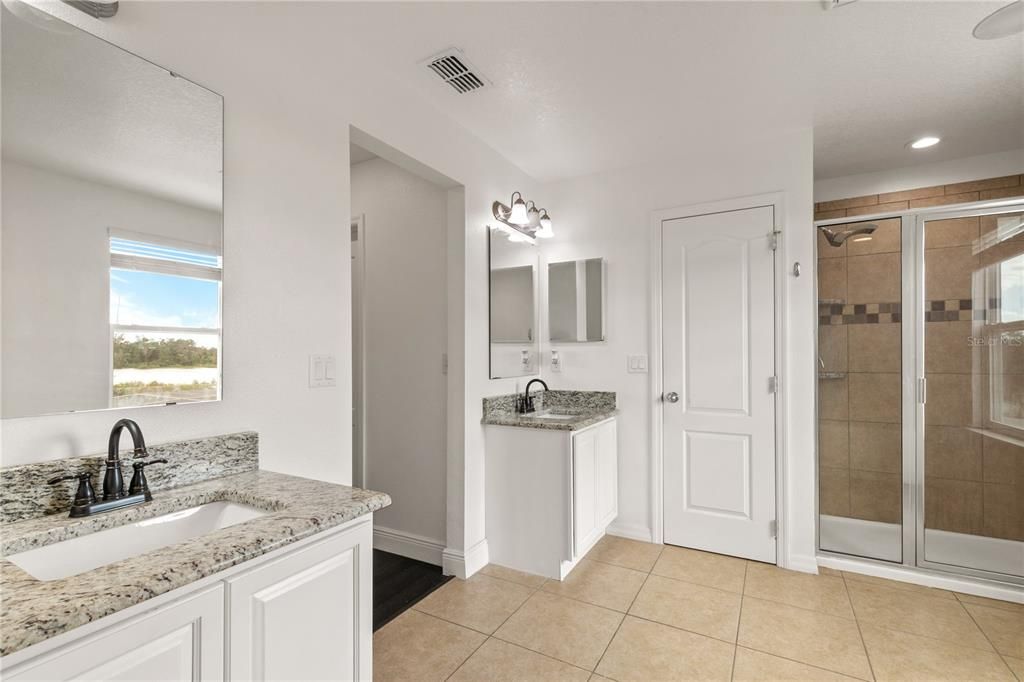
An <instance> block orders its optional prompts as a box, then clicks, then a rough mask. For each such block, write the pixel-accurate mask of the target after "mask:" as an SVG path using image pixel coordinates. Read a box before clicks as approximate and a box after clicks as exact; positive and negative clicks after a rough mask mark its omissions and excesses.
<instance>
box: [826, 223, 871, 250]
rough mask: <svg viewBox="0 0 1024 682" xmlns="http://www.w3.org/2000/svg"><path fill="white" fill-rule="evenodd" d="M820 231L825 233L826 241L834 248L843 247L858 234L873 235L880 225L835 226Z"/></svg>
mask: <svg viewBox="0 0 1024 682" xmlns="http://www.w3.org/2000/svg"><path fill="white" fill-rule="evenodd" d="M818 229H819V230H821V231H822V232H824V233H825V239H827V240H828V243H829V244H831V245H832V246H842V245H843V244H844V243H845V242H846V240H847V239H849V238H850V237H853V236H855V235H858V234H871V233H872V232H874V231H875V230H877V229H878V225H875V224H874V223H868V224H866V225H857V226H855V227H850V226H847V225H835V226H834V227H819V228H818Z"/></svg>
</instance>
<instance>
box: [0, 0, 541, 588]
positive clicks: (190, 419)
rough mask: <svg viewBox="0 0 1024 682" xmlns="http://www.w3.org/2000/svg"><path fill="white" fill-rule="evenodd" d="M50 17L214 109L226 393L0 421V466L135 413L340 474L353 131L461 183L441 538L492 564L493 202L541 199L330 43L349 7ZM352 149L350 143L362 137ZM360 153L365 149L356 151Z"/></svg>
mask: <svg viewBox="0 0 1024 682" xmlns="http://www.w3.org/2000/svg"><path fill="white" fill-rule="evenodd" d="M48 11H51V12H52V13H54V14H57V15H59V16H61V17H63V18H65V19H66V20H68V21H70V22H72V23H74V24H77V25H80V26H83V27H86V28H87V29H88V30H89V31H91V32H93V33H95V34H96V35H98V36H100V37H102V38H104V39H106V40H109V41H111V42H113V43H114V44H116V45H119V46H121V47H123V48H125V49H128V50H130V51H132V52H135V53H136V54H139V55H141V56H143V57H145V58H147V59H150V60H152V61H154V62H156V63H158V64H160V65H161V66H164V67H166V68H168V69H171V70H173V71H175V72H177V73H180V74H182V75H183V76H185V77H187V78H190V79H192V80H195V81H197V82H199V83H200V84H202V85H204V86H206V87H208V88H211V89H212V90H214V91H216V92H219V93H220V94H222V95H223V96H224V98H225V105H224V111H225V145H224V146H225V166H224V167H225V175H224V177H225V192H224V240H225V256H224V258H225V261H224V263H225V264H224V292H225V293H224V400H223V401H222V402H220V403H212V404H200V405H179V406H175V407H172V408H167V407H162V408H141V409H137V410H132V411H123V410H119V411H114V412H100V413H90V414H76V415H65V416H60V417H46V418H38V419H18V420H7V421H4V422H3V423H2V424H0V429H2V435H0V444H2V460H3V463H4V464H8V463H14V462H16V461H21V462H24V461H31V460H46V459H56V458H60V457H65V456H69V455H72V454H84V453H92V452H97V451H100V450H102V449H103V447H104V444H105V442H106V437H107V433H108V432H109V429H110V425H111V424H112V423H113V422H114V420H115V419H117V418H119V417H123V416H126V415H131V416H132V417H133V418H135V419H137V420H139V422H140V424H141V425H142V426H143V428H144V429H145V431H146V436H147V438H148V439H149V440H151V441H152V442H154V443H158V442H164V441H170V440H177V439H179V438H188V437H195V436H204V435H213V434H218V433H225V432H230V431H236V430H240V429H254V430H256V431H259V433H260V436H261V442H260V448H261V452H260V458H261V466H263V467H264V468H267V469H271V470H276V471H283V472H286V473H292V474H297V475H303V476H309V477H313V478H319V479H323V480H329V481H338V482H348V481H350V480H351V471H352V463H351V439H352V435H351V419H350V414H351V407H352V403H351V376H350V375H349V373H348V372H347V371H345V369H344V368H345V367H346V365H347V363H346V362H345V361H344V360H345V359H347V358H349V357H350V356H351V350H352V349H351V314H350V313H351V290H350V287H351V271H350V268H351V265H350V262H349V258H350V244H349V219H350V217H351V211H350V202H349V161H348V144H349V126H350V125H353V126H355V127H357V128H359V129H360V130H362V131H365V132H366V133H368V134H370V135H372V136H374V137H375V138H377V139H379V140H383V141H384V142H386V143H388V144H389V145H391V146H393V147H394V148H396V149H400V150H402V151H403V152H405V153H406V154H408V155H409V156H410V157H412V158H415V159H417V160H418V161H420V162H422V163H423V164H426V165H428V166H430V167H432V168H434V169H436V170H437V171H439V172H441V173H443V174H444V175H446V176H448V177H450V178H452V179H454V180H455V181H457V182H458V183H460V184H462V185H463V186H464V190H463V192H461V193H460V192H454V193H451V195H450V197H449V215H454V214H456V213H458V214H462V213H463V212H464V215H465V220H464V222H461V224H458V225H452V224H449V235H450V236H451V237H452V238H451V239H450V240H449V242H448V267H449V273H452V275H451V276H450V277H449V278H448V297H449V315H448V323H449V362H450V365H451V366H452V367H454V368H455V369H456V371H454V372H452V373H451V374H450V375H449V400H450V401H451V404H457V405H459V406H460V407H461V414H451V413H450V414H449V416H448V422H449V433H448V439H447V442H448V447H449V452H448V464H449V466H448V493H449V496H450V498H451V499H450V500H449V504H448V519H447V533H446V537H447V542H448V546H449V549H450V550H451V552H450V553H449V556H450V558H451V561H452V565H453V567H454V568H455V570H459V564H460V562H462V560H463V557H462V555H463V554H464V553H468V554H469V555H470V556H469V558H468V562H469V564H470V568H469V571H470V572H472V571H473V570H476V568H478V564H479V563H480V562H481V561H486V544H485V543H483V540H484V516H483V514H484V500H483V495H484V492H483V491H484V475H483V464H484V461H483V460H484V458H483V449H484V443H483V429H482V426H481V424H480V418H481V416H482V407H481V399H482V398H483V397H484V396H487V395H494V394H499V393H508V392H511V391H512V390H514V388H515V385H516V380H512V379H509V380H499V381H490V380H489V379H488V373H487V364H488V363H487V356H488V342H487V246H486V241H485V239H486V238H487V228H486V225H487V223H488V222H489V221H491V218H490V207H491V202H492V201H494V200H495V199H496V198H501V197H505V196H508V195H509V194H510V193H511V192H512V191H513V190H519V191H522V192H523V193H524V194H526V195H527V196H532V195H535V194H536V192H535V191H534V190H535V183H534V182H533V181H532V180H531V179H530V178H529V177H528V176H526V175H525V174H524V173H523V172H522V171H521V170H520V169H518V168H517V167H515V166H514V165H513V164H511V163H510V162H509V161H508V160H507V159H505V158H504V157H502V156H501V155H500V154H498V153H497V152H495V151H494V150H493V149H492V148H490V147H488V146H487V145H486V144H484V143H483V142H481V141H480V140H479V139H478V138H476V137H474V136H473V135H471V134H470V133H469V132H467V131H466V130H465V129H464V128H462V127H460V126H459V125H457V124H456V123H454V122H453V121H452V120H451V119H449V118H447V117H445V116H444V115H442V114H441V113H440V112H438V111H437V109H436V108H435V107H433V106H431V105H429V104H427V103H425V102H424V101H423V100H421V99H420V98H419V97H418V96H417V95H415V94H413V93H412V92H411V91H410V90H409V89H408V88H406V87H405V86H403V85H402V84H401V83H399V82H398V81H397V80H396V79H395V78H394V77H393V76H392V75H390V74H389V73H386V72H383V71H381V70H379V69H377V68H376V67H375V66H374V64H373V62H372V61H370V60H367V59H366V58H365V55H361V54H359V53H358V52H357V51H356V50H355V49H354V48H351V47H350V46H349V43H348V42H347V41H346V40H344V39H343V38H342V37H339V36H340V35H343V33H344V27H345V26H346V25H348V22H347V16H348V13H349V12H353V11H358V10H357V9H355V8H353V7H350V6H348V5H347V3H255V2H254V3H249V2H203V3H181V2H160V1H154V2H145V3H122V5H121V7H120V11H119V12H118V14H117V17H115V18H114V19H112V20H106V21H100V20H94V19H91V18H89V17H87V16H86V15H85V14H83V13H82V12H79V11H77V10H75V9H73V8H71V7H69V6H67V5H63V4H60V3H53V4H52V5H50V8H49V10H48ZM360 144H362V143H361V142H360ZM363 146H365V145H363ZM327 353H330V354H334V355H336V356H337V357H338V358H339V363H338V366H339V368H340V372H341V373H340V375H339V378H338V382H337V386H336V387H332V388H320V389H310V388H308V369H307V368H308V356H309V355H310V354H327Z"/></svg>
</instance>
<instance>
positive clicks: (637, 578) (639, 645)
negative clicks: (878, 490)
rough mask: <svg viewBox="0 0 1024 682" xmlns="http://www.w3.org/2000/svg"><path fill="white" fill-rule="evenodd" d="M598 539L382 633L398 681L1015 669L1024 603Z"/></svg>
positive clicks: (490, 577)
mask: <svg viewBox="0 0 1024 682" xmlns="http://www.w3.org/2000/svg"><path fill="white" fill-rule="evenodd" d="M823 573H824V574H823V575H817V576H814V575H807V574H803V573H795V572H792V571H784V570H781V569H778V568H776V567H774V566H769V565H766V564H760V563H756V562H752V561H745V560H742V559H735V558H732V557H725V556H721V555H717V554H709V553H706V552H698V551H694V550H689V549H683V548H679V547H662V546H660V545H651V544H647V543H642V542H636V541H633V540H626V539H623V538H617V537H611V536H608V537H605V538H604V539H603V540H601V542H600V543H599V544H598V545H597V546H596V547H595V548H594V549H593V550H591V552H590V553H589V554H588V555H587V558H585V559H584V560H583V561H582V562H581V563H580V565H579V566H577V568H576V570H574V571H573V572H572V574H571V575H570V576H569V578H568V579H567V580H566V581H565V582H561V583H560V582H557V581H546V580H544V579H543V578H539V577H537V576H532V575H527V574H525V573H520V572H518V571H512V570H510V569H507V568H501V567H499V566H488V567H487V568H485V569H484V570H483V571H482V572H481V573H479V574H477V575H474V576H473V577H472V578H470V579H469V580H452V581H450V582H449V583H447V584H446V585H445V586H444V587H442V588H440V589H439V590H437V591H436V592H434V593H432V594H430V595H429V596H427V597H426V598H425V599H423V600H422V601H420V602H419V603H418V604H416V605H415V606H414V607H413V608H412V609H410V610H409V611H406V612H405V613H404V614H402V615H401V616H399V617H398V618H396V619H395V620H394V621H392V622H391V623H389V624H388V625H386V626H385V627H384V628H382V629H381V630H379V631H378V632H377V633H376V634H375V635H374V678H375V679H376V680H379V681H391V680H401V681H406V680H416V681H421V680H446V679H450V680H459V681H468V680H580V681H584V680H603V679H610V680H620V681H621V682H625V681H626V680H644V681H651V680H730V679H732V680H850V679H862V680H928V681H933V680H957V681H962V680H1008V681H1010V682H1013V681H1014V680H1015V677H1014V675H1016V676H1017V677H1016V679H1017V680H1021V682H1024V605H1020V604H1012V603H1008V602H1000V601H995V600H992V599H984V598H979V597H971V596H967V595H958V594H954V593H953V592H947V591H944V590H937V589H932V588H926V587H920V586H916V585H909V584H905V583H898V582H893V581H889V580H883V579H880V578H871V577H867V576H860V575H855V574H849V573H845V574H844V573H839V572H836V571H831V570H828V569H823Z"/></svg>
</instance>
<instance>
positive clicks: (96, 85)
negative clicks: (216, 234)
mask: <svg viewBox="0 0 1024 682" xmlns="http://www.w3.org/2000/svg"><path fill="white" fill-rule="evenodd" d="M26 16H30V15H26ZM54 27H56V30H55V28H54ZM2 30H3V74H2V77H3V155H4V158H11V159H14V160H19V161H24V162H27V163H31V164H33V165H37V166H41V167H44V168H49V169H52V170H56V171H59V172H63V173H68V174H71V175H76V176H79V177H84V178H88V179H91V180H95V181H98V182H102V183H105V184H110V185H115V186H119V187H125V188H128V189H132V190H136V191H141V192H146V193H149V194H153V195H155V196H158V197H161V198H164V199H170V200H173V201H177V202H181V203H186V204H190V205H194V206H198V207H201V208H206V209H210V210H217V211H219V210H221V175H222V174H221V170H222V158H223V140H222V134H221V131H222V110H223V102H222V99H221V97H220V96H219V95H216V94H214V93H212V92H210V91H209V90H206V89H204V88H202V87H200V86H198V85H196V84H194V83H190V82H189V81H187V80H185V79H182V78H177V77H174V76H172V75H171V74H170V73H169V72H168V71H166V70H165V69H162V68H160V67H158V66H156V65H154V64H151V63H149V62H147V61H144V60H142V59H140V58H138V57H136V56H134V55H132V54H129V53H128V52H125V51H123V50H121V49H119V48H117V47H114V46H112V45H110V44H108V43H106V42H104V41H102V40H100V39H98V38H95V37H93V36H91V35H89V34H87V33H85V32H83V31H80V30H78V29H73V28H71V27H69V26H68V25H67V24H57V23H54V22H50V23H49V26H48V27H47V28H43V27H41V26H40V25H39V24H38V23H34V22H33V21H26V20H25V19H23V18H16V17H15V16H14V15H12V14H11V13H10V12H8V10H7V7H6V3H4V9H3V29H2Z"/></svg>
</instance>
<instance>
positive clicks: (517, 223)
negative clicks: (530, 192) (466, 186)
mask: <svg viewBox="0 0 1024 682" xmlns="http://www.w3.org/2000/svg"><path fill="white" fill-rule="evenodd" d="M510 203H511V206H506V205H505V204H503V203H501V202H500V201H495V202H494V203H493V204H492V205H491V212H492V213H493V214H494V219H495V220H497V221H498V222H499V223H501V224H502V226H501V227H500V229H502V230H503V231H504V232H506V233H507V234H508V235H509V240H511V241H533V239H534V238H535V237H541V238H544V239H547V238H549V237H554V236H555V232H554V230H553V229H552V227H551V217H550V216H549V215H548V211H547V209H545V208H537V204H536V203H534V202H533V201H526V200H525V199H523V195H522V193H520V192H512V199H511V201H510ZM519 235H522V236H523V237H525V239H517V238H514V237H517V236H519Z"/></svg>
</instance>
